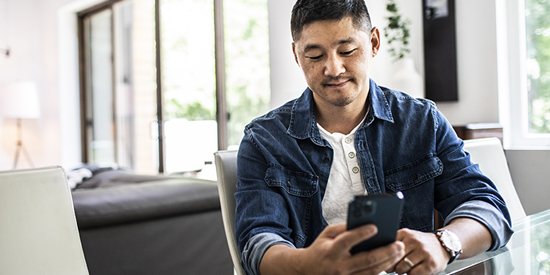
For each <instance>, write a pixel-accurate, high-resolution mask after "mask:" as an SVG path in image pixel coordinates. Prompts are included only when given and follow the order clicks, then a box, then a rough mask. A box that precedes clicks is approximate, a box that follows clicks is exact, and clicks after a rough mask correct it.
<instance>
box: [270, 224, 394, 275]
mask: <svg viewBox="0 0 550 275" xmlns="http://www.w3.org/2000/svg"><path fill="white" fill-rule="evenodd" d="M376 233H377V229H376V226H374V225H367V226H361V227H358V228H355V229H353V230H349V231H347V230H346V225H345V224H339V225H332V226H328V227H327V228H325V230H323V232H321V234H320V235H319V236H318V237H317V239H316V240H315V241H314V242H313V243H312V244H311V246H309V247H307V248H303V249H294V248H290V247H288V246H286V245H274V246H272V247H270V248H269V249H268V250H267V251H266V253H265V254H264V257H263V258H262V261H261V263H260V272H261V274H262V275H267V274H374V275H375V274H379V273H380V272H382V271H384V270H387V269H390V268H392V267H393V266H395V264H396V263H397V261H399V260H400V259H401V258H403V256H404V255H405V254H404V253H405V249H404V245H403V243H402V242H400V241H396V242H394V243H392V244H389V245H387V246H384V247H381V248H377V249H373V250H371V251H368V252H361V253H357V254H355V255H351V253H350V252H349V251H350V249H351V248H352V247H353V246H355V245H357V244H359V243H360V242H361V241H363V240H365V239H368V238H371V237H372V236H374V235H376Z"/></svg>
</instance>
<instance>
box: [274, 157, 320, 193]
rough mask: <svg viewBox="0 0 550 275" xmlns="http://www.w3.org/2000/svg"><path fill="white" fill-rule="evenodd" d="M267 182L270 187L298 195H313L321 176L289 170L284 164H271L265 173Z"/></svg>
mask: <svg viewBox="0 0 550 275" xmlns="http://www.w3.org/2000/svg"><path fill="white" fill-rule="evenodd" d="M264 180H265V182H266V183H267V185H268V186H270V187H279V188H282V189H284V190H285V191H286V192H287V193H288V194H290V195H293V196H297V197H311V196H313V195H314V194H315V193H317V190H318V189H319V184H318V183H319V177H317V176H315V175H312V174H308V173H304V172H298V171H289V170H286V169H284V168H283V167H282V166H279V165H276V164H270V165H269V167H268V168H267V171H266V173H265V178H264Z"/></svg>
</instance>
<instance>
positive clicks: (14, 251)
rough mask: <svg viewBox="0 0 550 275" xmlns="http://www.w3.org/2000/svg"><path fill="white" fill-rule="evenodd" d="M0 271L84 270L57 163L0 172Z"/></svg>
mask: <svg viewBox="0 0 550 275" xmlns="http://www.w3.org/2000/svg"><path fill="white" fill-rule="evenodd" d="M0 274H46V275H49V274H51V275H54V274H55V275H64V274H66V275H80V274H88V269H87V267H86V261H85V260H84V253H83V251H82V246H81V244H80V237H79V234H78V228H77V226H76V218H75V214H74V208H73V203H72V197H71V191H70V189H69V186H68V184H67V177H66V175H65V173H64V172H63V169H62V168H61V167H50V168H40V169H29V170H12V171H5V172H0Z"/></svg>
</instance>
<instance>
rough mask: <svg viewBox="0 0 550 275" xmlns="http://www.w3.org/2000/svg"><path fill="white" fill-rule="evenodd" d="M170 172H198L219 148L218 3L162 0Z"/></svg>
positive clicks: (204, 0) (168, 163)
mask: <svg viewBox="0 0 550 275" xmlns="http://www.w3.org/2000/svg"><path fill="white" fill-rule="evenodd" d="M160 5H161V6H160V19H161V27H162V28H161V39H162V40H161V45H162V89H163V95H164V112H165V115H166V118H165V121H166V123H165V145H166V148H165V149H166V167H165V168H166V170H165V171H166V172H167V173H185V174H186V175H193V174H196V173H197V172H198V171H200V170H202V169H203V167H204V166H205V162H212V160H213V153H214V152H215V151H217V147H218V143H217V124H216V121H215V120H216V96H215V88H216V77H215V56H214V14H213V12H214V4H213V1H208V0H161V1H160Z"/></svg>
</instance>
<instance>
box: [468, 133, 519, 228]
mask: <svg viewBox="0 0 550 275" xmlns="http://www.w3.org/2000/svg"><path fill="white" fill-rule="evenodd" d="M464 150H465V151H467V152H468V153H470V157H471V159H472V162H474V163H477V164H479V168H480V169H481V172H483V174H485V175H486V176H488V177H489V178H490V179H491V180H492V181H493V182H494V183H495V185H496V187H497V189H498V191H499V193H500V194H501V195H502V197H503V198H504V201H505V202H506V205H507V206H508V211H510V215H511V218H512V221H515V220H517V219H520V218H523V217H525V210H524V209H523V206H522V204H521V201H520V200H519V197H518V194H517V193H516V188H515V187H514V183H513V182H512V177H511V176H510V171H509V169H508V163H507V161H506V156H505V155H504V150H503V149H502V144H501V143H500V140H499V139H498V138H480V139H469V140H465V141H464Z"/></svg>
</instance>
